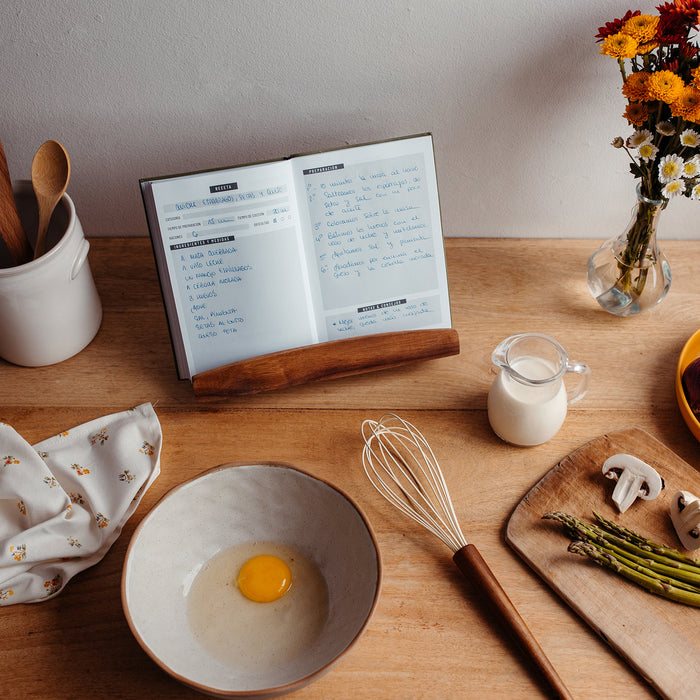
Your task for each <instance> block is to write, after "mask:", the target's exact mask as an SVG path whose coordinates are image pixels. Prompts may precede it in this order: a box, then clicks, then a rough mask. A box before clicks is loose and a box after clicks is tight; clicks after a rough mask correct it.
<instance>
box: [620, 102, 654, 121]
mask: <svg viewBox="0 0 700 700" xmlns="http://www.w3.org/2000/svg"><path fill="white" fill-rule="evenodd" d="M622 116H623V117H624V118H625V119H626V120H627V121H628V122H629V123H630V124H634V125H635V126H641V125H642V124H644V122H645V121H646V120H647V118H648V117H649V110H648V108H647V106H646V104H644V103H643V102H630V103H629V104H628V105H627V109H626V110H625V113H624V114H623V115H622Z"/></svg>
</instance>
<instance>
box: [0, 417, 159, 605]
mask: <svg viewBox="0 0 700 700" xmlns="http://www.w3.org/2000/svg"><path fill="white" fill-rule="evenodd" d="M161 442H162V432H161V428H160V423H159V421H158V418H157V416H156V414H155V411H154V410H153V406H152V405H151V404H150V403H148V404H142V405H141V406H137V407H136V408H134V409H131V410H128V411H123V412H121V413H115V414H112V415H109V416H105V417H103V418H98V419H97V420H93V421H90V422H88V423H84V424H83V425H80V426H78V427H76V428H72V429H71V430H66V431H65V432H63V433H60V434H59V435H56V436H54V437H52V438H49V439H48V440H44V441H43V442H40V443H38V444H36V445H34V446H33V447H32V446H31V445H29V443H27V442H26V441H25V440H24V439H23V438H22V437H21V436H20V435H19V434H18V433H17V432H16V431H15V430H14V429H13V428H11V427H10V426H9V425H7V424H5V423H0V606H3V605H12V604H15V603H36V602H39V601H42V600H46V599H48V598H51V597H53V596H55V595H57V594H58V593H59V592H60V591H61V590H62V589H63V587H64V586H65V585H66V583H67V582H68V581H69V580H70V579H71V578H72V577H73V576H74V575H75V574H77V573H78V572H80V571H82V570H83V569H86V568H88V567H89V566H92V565H93V564H96V563H97V562H99V561H100V560H101V559H102V557H104V555H105V554H106V553H107V551H108V550H109V548H110V547H111V546H112V544H114V542H115V541H116V539H117V538H118V537H119V534H120V533H121V529H122V526H123V525H124V523H125V522H126V521H127V520H128V519H129V517H130V516H131V515H132V513H133V512H134V511H135V510H136V507H137V506H138V504H139V502H140V501H141V497H142V496H143V494H144V493H145V492H146V490H147V489H148V488H149V486H150V485H151V484H152V483H153V481H154V480H155V478H156V477H157V476H158V474H159V473H160V448H161Z"/></svg>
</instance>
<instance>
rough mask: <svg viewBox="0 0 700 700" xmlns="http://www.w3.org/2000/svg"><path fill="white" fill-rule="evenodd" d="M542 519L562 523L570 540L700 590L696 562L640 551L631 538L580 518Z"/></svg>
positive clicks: (552, 515) (549, 515)
mask: <svg viewBox="0 0 700 700" xmlns="http://www.w3.org/2000/svg"><path fill="white" fill-rule="evenodd" d="M542 517H543V518H545V519H547V520H557V521H559V522H561V523H563V524H564V526H565V527H566V529H567V531H568V533H569V536H570V537H571V538H572V539H579V540H582V541H584V542H592V543H593V544H596V545H599V546H603V547H606V548H608V549H609V550H611V551H612V553H613V554H615V555H619V556H623V557H627V558H628V559H632V560H633V561H635V562H636V563H638V564H640V565H641V566H643V567H645V568H647V569H652V570H654V571H657V572H659V573H660V574H662V575H667V576H670V577H672V578H675V579H678V580H680V581H685V582H687V583H691V584H693V585H694V586H698V587H700V567H698V566H697V565H695V562H693V564H692V565H691V564H688V563H687V562H685V561H683V560H679V559H676V558H672V557H671V556H666V555H662V554H658V553H657V552H655V551H650V549H651V548H649V547H647V548H644V547H640V546H639V545H637V544H635V543H634V542H631V541H630V538H627V537H618V536H617V535H613V534H611V533H610V532H608V531H607V530H605V529H603V528H601V527H598V526H596V525H592V524H589V523H586V522H584V521H583V520H580V519H579V518H576V517H574V516H572V515H568V514H567V513H562V512H561V511H553V512H551V513H546V514H545V515H544V516H542ZM635 537H636V538H639V537H640V536H639V535H636V533H635ZM652 544H653V545H654V547H655V548H656V549H658V548H659V547H660V546H659V545H657V544H656V543H652ZM665 549H666V553H667V554H668V553H669V552H674V551H675V550H671V549H670V548H665ZM678 554H679V555H680V557H682V558H683V559H685V556H684V555H683V554H681V553H680V552H678Z"/></svg>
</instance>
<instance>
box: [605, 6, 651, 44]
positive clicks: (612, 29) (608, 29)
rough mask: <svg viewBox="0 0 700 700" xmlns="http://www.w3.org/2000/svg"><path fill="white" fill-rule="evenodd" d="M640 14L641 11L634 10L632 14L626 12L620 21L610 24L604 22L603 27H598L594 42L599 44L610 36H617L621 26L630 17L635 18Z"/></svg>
mask: <svg viewBox="0 0 700 700" xmlns="http://www.w3.org/2000/svg"><path fill="white" fill-rule="evenodd" d="M641 14H642V12H641V10H635V11H634V12H632V11H631V10H627V12H626V13H625V16H624V17H623V18H622V19H616V20H614V21H612V22H606V23H605V26H604V27H598V33H597V34H596V35H595V38H596V41H597V42H601V41H603V39H606V38H607V37H609V36H610V35H611V34H617V33H618V32H619V31H620V30H621V29H622V25H623V24H624V23H625V22H626V21H627V20H628V19H629V18H630V17H636V16H637V15H641Z"/></svg>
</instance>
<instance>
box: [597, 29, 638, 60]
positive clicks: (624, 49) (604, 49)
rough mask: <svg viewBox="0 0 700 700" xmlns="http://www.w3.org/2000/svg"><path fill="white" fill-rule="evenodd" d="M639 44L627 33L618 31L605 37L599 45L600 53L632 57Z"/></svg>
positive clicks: (616, 56) (617, 56) (614, 56)
mask: <svg viewBox="0 0 700 700" xmlns="http://www.w3.org/2000/svg"><path fill="white" fill-rule="evenodd" d="M638 46H639V44H638V42H637V40H636V39H634V38H633V37H631V36H630V35H629V34H623V33H622V32H618V33H617V34H611V35H610V36H609V37H607V38H606V39H605V41H604V42H603V44H602V45H601V47H600V53H602V54H605V55H606V56H612V57H613V58H634V57H635V56H636V55H637V47H638Z"/></svg>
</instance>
